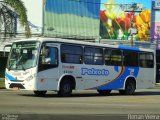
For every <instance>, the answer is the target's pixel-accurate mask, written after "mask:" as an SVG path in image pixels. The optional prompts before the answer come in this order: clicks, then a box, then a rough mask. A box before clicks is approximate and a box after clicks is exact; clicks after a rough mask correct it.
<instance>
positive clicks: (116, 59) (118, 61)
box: [110, 49, 122, 66]
mask: <svg viewBox="0 0 160 120" xmlns="http://www.w3.org/2000/svg"><path fill="white" fill-rule="evenodd" d="M110 63H111V65H113V66H121V65H122V52H121V50H116V49H113V50H112V52H111V61H110Z"/></svg>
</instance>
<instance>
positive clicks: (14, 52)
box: [7, 41, 40, 70]
mask: <svg viewBox="0 0 160 120" xmlns="http://www.w3.org/2000/svg"><path fill="white" fill-rule="evenodd" d="M39 44H40V43H39V42H35V41H32V42H16V43H13V45H12V49H11V52H10V56H9V59H8V64H7V68H8V69H9V70H10V69H12V70H26V69H29V68H32V67H35V66H36V64H37V58H38V49H39Z"/></svg>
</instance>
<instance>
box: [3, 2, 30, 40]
mask: <svg viewBox="0 0 160 120" xmlns="http://www.w3.org/2000/svg"><path fill="white" fill-rule="evenodd" d="M3 1H4V3H5V4H6V5H7V6H8V5H9V6H10V7H11V8H12V9H13V10H14V11H15V12H16V13H17V14H18V16H19V20H20V24H21V25H22V26H24V27H25V35H26V37H31V31H30V28H29V25H28V18H27V10H26V7H25V5H24V3H23V1H22V0H3Z"/></svg>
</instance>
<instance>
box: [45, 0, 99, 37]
mask: <svg viewBox="0 0 160 120" xmlns="http://www.w3.org/2000/svg"><path fill="white" fill-rule="evenodd" d="M99 11H100V0H45V1H44V18H43V20H44V21H43V22H44V23H43V27H44V36H52V37H63V38H77V39H93V38H97V37H99V22H100V21H99V19H100V18H99Z"/></svg>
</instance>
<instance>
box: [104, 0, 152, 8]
mask: <svg viewBox="0 0 160 120" xmlns="http://www.w3.org/2000/svg"><path fill="white" fill-rule="evenodd" d="M114 1H115V3H116V4H132V3H138V4H143V6H144V7H146V8H147V9H151V0H114ZM106 2H108V0H101V3H106Z"/></svg>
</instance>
